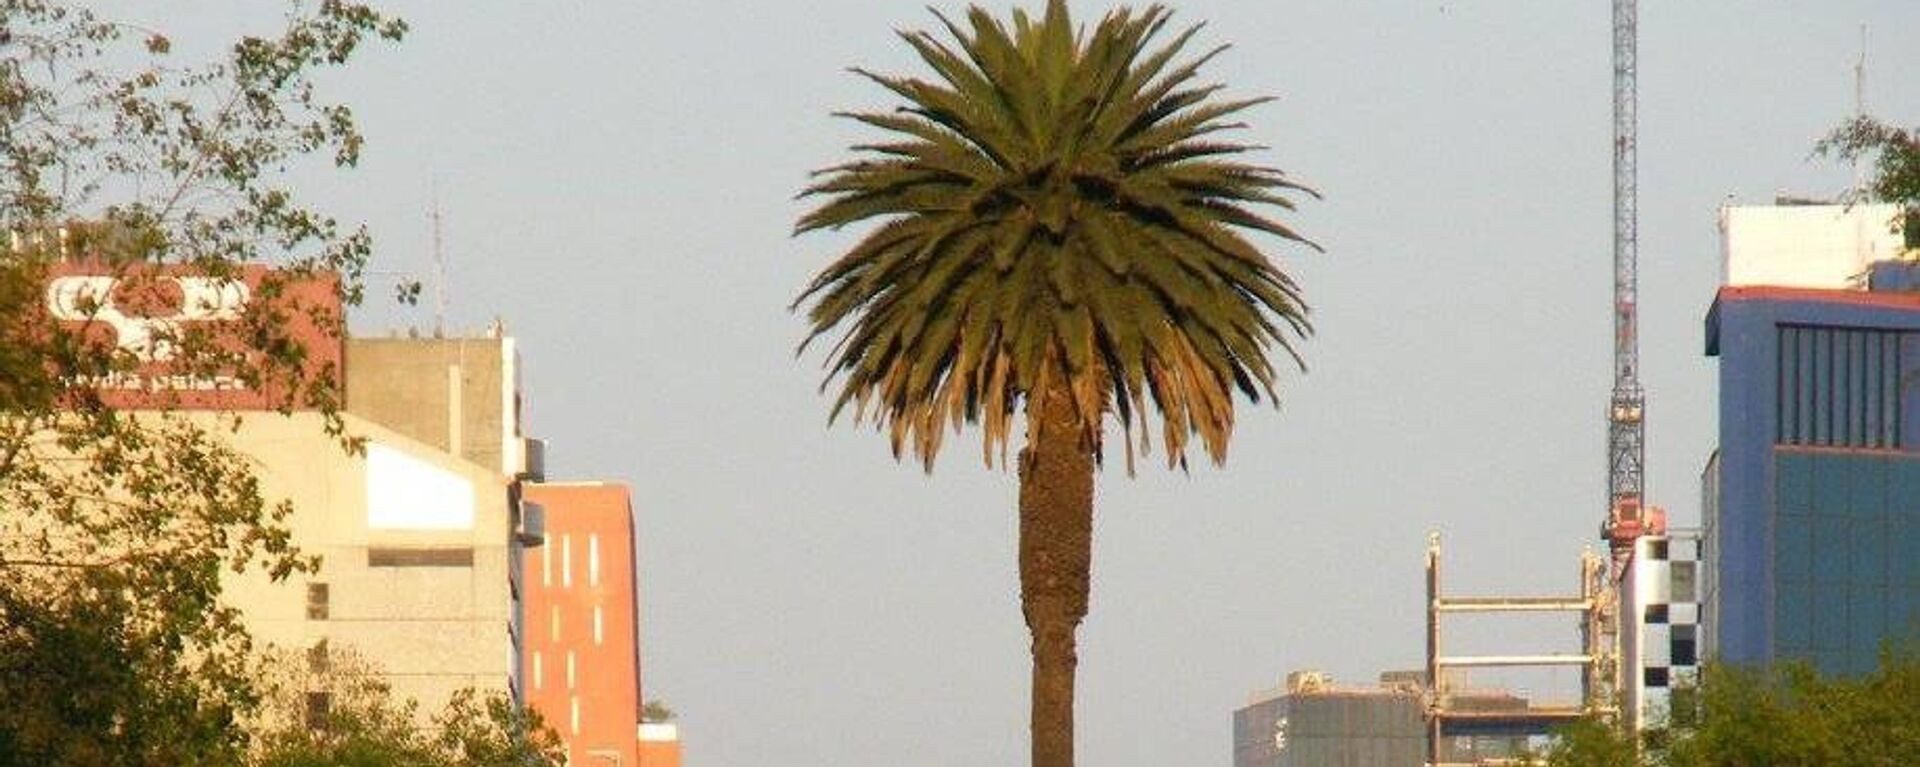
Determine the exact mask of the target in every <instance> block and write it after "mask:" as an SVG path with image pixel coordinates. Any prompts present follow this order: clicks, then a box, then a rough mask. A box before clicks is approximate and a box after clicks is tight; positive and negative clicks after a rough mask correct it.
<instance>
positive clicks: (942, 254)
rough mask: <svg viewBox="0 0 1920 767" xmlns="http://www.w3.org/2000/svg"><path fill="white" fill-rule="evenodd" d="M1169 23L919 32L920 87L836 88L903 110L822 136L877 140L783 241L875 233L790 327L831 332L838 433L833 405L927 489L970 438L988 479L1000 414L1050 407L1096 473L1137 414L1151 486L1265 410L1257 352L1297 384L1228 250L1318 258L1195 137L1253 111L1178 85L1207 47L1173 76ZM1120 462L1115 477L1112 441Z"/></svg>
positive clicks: (1285, 340) (1242, 171) (1051, 15)
mask: <svg viewBox="0 0 1920 767" xmlns="http://www.w3.org/2000/svg"><path fill="white" fill-rule="evenodd" d="M936 16H938V14H937V13H936ZM1169 17H1170V14H1169V12H1168V11H1167V10H1166V9H1164V8H1162V7H1160V6H1152V7H1149V8H1147V9H1146V10H1145V11H1144V12H1140V13H1137V14H1136V13H1134V12H1133V11H1131V10H1128V9H1120V10H1117V11H1114V12H1112V13H1109V14H1108V15H1107V16H1106V17H1104V18H1103V19H1102V20H1101V21H1100V23H1099V25H1098V26H1097V27H1095V28H1094V29H1093V30H1092V31H1091V32H1090V33H1089V32H1088V31H1087V30H1086V29H1085V28H1081V29H1075V28H1074V26H1073V23H1072V21H1071V20H1070V18H1069V16H1068V13H1067V9H1066V4H1065V2H1064V0H1052V1H1051V2H1050V3H1049V4H1048V6H1047V10H1046V12H1045V14H1044V16H1043V18H1040V19H1038V20H1035V19H1033V18H1031V17H1030V16H1028V15H1026V14H1024V13H1021V12H1019V11H1015V12H1014V14H1013V20H1012V24H1011V25H1006V24H1003V23H1002V22H1001V21H999V20H998V19H995V18H994V17H992V16H991V15H989V14H988V13H987V12H986V11H984V10H982V9H980V8H978V7H974V8H971V9H969V11H968V13H967V21H968V24H967V25H965V26H964V27H963V26H962V25H960V24H957V23H955V22H954V21H952V20H949V19H948V18H947V17H945V16H939V19H940V22H941V23H942V25H943V26H944V27H945V28H946V30H947V31H948V32H949V33H950V34H951V36H952V42H951V44H949V43H947V42H942V41H941V40H940V39H937V38H936V37H934V36H933V35H930V34H927V33H925V32H902V33H900V34H901V37H902V38H903V39H905V40H906V42H907V44H908V45H911V46H912V47H913V48H914V50H915V51H916V52H917V53H918V54H919V55H920V57H921V58H922V59H923V60H924V61H925V62H926V63H927V64H928V65H929V66H930V67H931V68H932V69H933V71H934V73H935V74H936V75H937V78H936V79H933V80H924V79H919V78H907V77H891V76H885V75H880V74H874V73H871V72H867V71H864V70H858V69H856V70H854V71H855V72H857V73H859V74H861V75H862V76H865V77H867V78H868V79H871V80H873V81H874V82H876V83H879V84H880V85H882V86H884V87H886V88H887V89H888V90H890V91H892V92H893V93H895V94H897V95H898V96H899V97H900V98H902V99H904V100H905V102H906V103H905V105H903V106H900V107H899V108H897V109H895V110H893V111H890V112H860V113H844V114H842V115H841V116H844V117H849V118H851V119H854V120H858V121H860V122H862V123H866V124H868V125H871V126H874V127H877V128H880V129H882V130H884V131H887V132H888V134H889V140H886V141H882V142H876V143H870V144H862V145H859V146H856V147H854V148H853V149H854V150H855V151H856V152H858V153H859V155H858V159H856V160H854V161H852V162H849V163H846V164H843V165H838V166H834V167H830V168H826V169H823V170H821V171H818V172H817V173H816V174H815V178H816V181H815V183H814V184H813V185H811V186H809V187H808V188H807V189H806V191H805V192H803V195H802V196H816V197H820V198H822V200H823V201H822V202H821V203H820V204H819V206H818V207H817V208H815V209H813V210H812V211H811V212H809V213H807V214H806V215H805V216H804V217H803V218H801V219H800V221H799V223H798V224H797V225H796V228H795V230H796V234H797V233H800V232H807V231H813V230H817V229H835V228H839V227H842V226H845V225H848V224H852V223H856V222H862V221H867V220H869V219H872V220H875V221H877V222H879V226H878V227H877V228H876V229H875V230H874V231H873V232H871V233H870V234H868V235H867V236H866V237H865V238H864V239H862V240H860V241H859V242H858V244H857V245H855V246H854V247H853V248H852V250H850V251H848V252H847V253H846V254H845V255H844V256H842V257H841V258H840V259H838V260H837V261H835V262H834V263H833V264H831V265H830V266H828V267H827V268H826V269H825V270H824V271H823V272H821V273H820V274H819V275H818V276H817V277H816V278H815V279H814V280H813V281H812V282H811V283H810V284H809V285H808V286H807V287H806V288H805V289H804V290H803V291H802V293H801V295H800V297H799V299H798V300H796V301H795V304H794V305H795V306H796V307H799V306H801V305H803V304H809V303H810V305H809V306H808V307H807V313H808V319H809V322H810V325H811V332H810V333H809V334H808V337H807V340H808V342H811V341H812V340H814V339H816V338H818V337H820V336H821V335H824V334H827V333H829V332H831V331H833V330H834V329H835V328H840V327H843V326H844V327H845V330H844V331H843V333H844V335H843V337H842V338H841V339H840V341H839V344H838V345H837V346H836V347H835V348H834V350H833V351H832V352H831V354H830V359H829V362H828V367H829V371H830V372H829V375H828V383H831V382H832V381H833V380H834V379H836V378H838V379H841V386H840V391H839V396H838V399H837V401H836V402H835V405H834V408H833V413H834V415H835V416H836V417H837V416H838V415H839V414H840V413H841V412H843V411H844V410H845V409H846V408H847V407H848V406H849V405H851V406H852V407H853V413H854V418H855V420H856V421H857V422H864V421H868V420H871V421H872V422H873V423H874V424H875V425H876V426H877V427H879V428H883V429H886V430H888V432H889V434H890V437H891V440H892V445H893V451H894V455H895V456H896V457H899V456H901V455H902V454H903V452H904V451H905V449H906V448H907V446H908V445H911V447H912V449H913V451H914V453H915V454H916V455H917V456H918V457H919V458H920V459H921V460H922V461H924V462H925V463H926V465H927V467H928V468H929V469H931V467H932V463H933V460H934V457H935V455H936V454H937V453H938V451H939V449H940V445H941V439H942V436H943V435H944V433H945V431H946V427H947V426H949V425H951V426H952V427H954V428H955V429H958V427H959V426H960V424H961V423H962V422H969V423H970V422H979V423H981V424H983V431H984V432H985V435H984V444H983V449H984V453H985V458H986V461H987V463H988V464H989V465H991V464H992V463H993V461H994V456H995V455H996V454H998V455H1000V457H1001V459H1002V460H1003V461H1004V459H1005V454H1006V445H1007V442H1008V439H1009V436H1010V435H1009V430H1010V423H1011V421H1012V417H1013V415H1014V411H1015V408H1016V406H1017V405H1018V404H1019V403H1020V402H1021V401H1022V400H1027V401H1029V402H1031V401H1032V400H1034V399H1035V398H1036V397H1037V396H1038V395H1039V394H1040V393H1041V392H1042V391H1043V390H1045V389H1047V388H1048V387H1055V389H1056V390H1058V391H1062V392H1064V393H1066V394H1070V396H1071V399H1072V403H1073V405H1074V408H1075V409H1076V410H1077V411H1078V412H1079V414H1080V418H1079V421H1080V424H1079V425H1080V427H1081V428H1080V434H1079V435H1078V438H1079V439H1081V440H1083V441H1084V442H1085V443H1086V444H1085V446H1086V447H1087V448H1088V449H1089V450H1092V451H1094V453H1095V454H1096V455H1098V453H1099V450H1100V435H1101V431H1102V430H1101V428H1100V427H1101V419H1102V418H1103V416H1104V414H1105V413H1107V412H1113V413H1115V414H1116V415H1117V417H1118V420H1119V421H1120V424H1121V426H1122V428H1123V429H1124V430H1126V432H1127V433H1128V434H1129V435H1131V432H1132V426H1133V422H1134V420H1135V418H1136V416H1138V417H1139V418H1142V419H1144V418H1146V410H1145V405H1146V401H1147V400H1148V399H1151V400H1152V402H1153V405H1154V407H1155V410H1156V411H1157V412H1158V413H1159V415H1160V420H1161V422H1162V424H1161V425H1162V427H1163V428H1162V432H1163V434H1164V442H1165V446H1166V450H1167V458H1168V462H1169V465H1181V466H1184V465H1185V460H1186V459H1185V448H1186V445H1187V443H1188V441H1189V439H1190V437H1192V436H1194V435H1198V437H1199V438H1200V441H1201V442H1202V443H1203V444H1204V446H1205V448H1206V451H1207V453H1208V455H1209V456H1210V457H1211V458H1212V459H1213V461H1214V462H1215V463H1219V462H1221V461H1224V460H1225V457H1226V449H1227V442H1228V437H1229V436H1230V434H1231V432H1232V429H1233V414H1234V410H1233V399H1232V391H1233V390H1234V389H1238V390H1239V391H1240V392H1242V393H1243V394H1245V395H1246V396H1247V397H1248V398H1249V399H1251V400H1253V401H1255V402H1258V401H1259V399H1260V397H1261V394H1262V393H1263V392H1264V393H1265V394H1266V396H1267V397H1268V398H1270V399H1271V398H1274V397H1275V396H1277V395H1276V393H1275V378H1276V372H1275V370H1274V366H1273V364H1272V363H1271V362H1270V361H1269V359H1268V351H1269V350H1270V349H1271V348H1272V347H1274V346H1278V347H1279V348H1280V349H1282V350H1284V351H1285V353H1286V355H1287V356H1288V357H1289V358H1291V359H1292V360H1293V362H1294V363H1295V364H1296V365H1300V364H1302V363H1301V361H1300V356H1299V354H1298V352H1297V350H1296V349H1295V347H1294V341H1295V340H1296V339H1298V338H1301V337H1304V336H1305V335H1306V334H1307V333H1309V332H1310V326H1309V324H1308V322H1307V316H1306V315H1307V309H1306V306H1305V304H1304V303H1302V300H1301V296H1300V291H1299V289H1298V286H1297V285H1296V284H1295V283H1294V281H1293V280H1292V279H1291V278H1289V277H1288V276H1287V275H1286V274H1284V273H1282V272H1281V271H1279V270H1278V269H1277V268H1276V267H1275V266H1274V264H1273V263H1272V262H1271V261H1269V260H1268V258H1267V257H1266V256H1265V255H1264V254H1263V253H1262V252H1261V251H1260V250H1259V249H1258V248H1256V247H1255V246H1254V245H1253V244H1252V243H1250V242H1249V241H1248V240H1247V239H1246V238H1245V237H1244V236H1243V233H1246V232H1247V231H1248V230H1257V231H1262V232H1267V233H1269V234H1272V235H1276V236H1278V237H1280V238H1283V239H1286V240H1291V241H1295V242H1299V243H1303V244H1306V245H1308V246H1310V247H1316V249H1317V246H1313V244H1312V243H1311V242H1308V241H1306V240H1305V239H1303V238H1302V237H1301V236H1299V235H1298V234H1296V233H1295V232H1294V231H1293V230H1292V229H1291V228H1289V227H1288V226H1287V225H1285V224H1283V223H1281V222H1280V221H1278V220H1275V219H1274V218H1271V217H1269V216H1268V215H1265V211H1266V210H1269V209H1270V207H1269V206H1277V207H1279V208H1282V209H1287V210H1291V209H1292V208H1293V204H1292V202H1291V201H1290V199H1289V198H1288V197H1287V195H1288V194H1289V193H1296V192H1297V193H1305V194H1313V192H1312V190H1310V189H1307V188H1306V187H1304V186H1301V185H1299V184H1297V183H1295V182H1293V181H1291V180H1289V179H1288V177H1287V176H1286V175H1285V174H1284V173H1282V172H1280V171H1278V170H1275V169H1273V168H1268V167H1263V166H1260V165H1254V164H1247V163H1244V162H1239V161H1237V160H1236V159H1235V158H1236V157H1237V156H1239V155H1241V154H1242V153H1245V152H1248V151H1251V150H1255V149H1259V148H1260V147H1256V146H1253V145H1249V144H1244V143H1236V142H1231V141H1224V140H1221V139H1219V138H1217V137H1216V134H1218V133H1220V132H1221V131H1226V130H1230V129H1234V128H1240V127H1244V126H1243V125H1241V124H1240V123H1237V122H1232V121H1230V118H1232V117H1233V116H1234V115H1235V114H1236V113H1239V112H1240V111H1242V110H1244V109H1246V108H1248V107H1250V106H1253V105H1255V104H1259V103H1261V102H1264V101H1266V100H1267V99H1261V98H1255V99H1244V100H1222V99H1218V98H1216V95H1217V94H1218V92H1219V90H1220V88H1221V86H1219V85H1211V84H1202V83H1197V82H1196V80H1195V78H1196V75H1197V73H1198V70H1199V68H1200V67H1201V66H1202V65H1203V64H1204V63H1206V62H1207V61H1208V60H1209V59H1211V58H1212V57H1213V56H1215V55H1217V54H1218V53H1219V52H1220V51H1221V50H1224V48H1225V46H1221V47H1220V48H1215V49H1213V50H1211V51H1208V52H1207V53H1205V54H1203V55H1199V56H1196V57H1192V58H1190V59H1187V60H1184V61H1176V59H1177V58H1179V54H1180V53H1181V51H1182V49H1183V48H1184V47H1185V46H1186V45H1187V43H1188V42H1189V41H1190V40H1191V39H1192V38H1193V36H1194V34H1195V33H1196V32H1197V31H1198V30H1199V27H1198V26H1195V27H1192V28H1188V29H1186V30H1185V31H1184V32H1181V33H1180V34H1178V35H1177V36H1175V37H1173V38H1172V39H1171V40H1170V41H1168V42H1166V43H1165V44H1164V45H1157V44H1156V37H1157V36H1158V35H1159V34H1160V33H1161V32H1162V30H1163V28H1164V27H1166V25H1167V23H1168V20H1169ZM1156 45H1157V47H1156ZM802 346H803V348H804V346H805V344H804V343H803V344H802ZM826 385H827V384H823V387H824V386H826ZM1029 409H1031V405H1029ZM1039 420H1040V419H1036V418H1033V417H1032V414H1031V413H1029V418H1028V419H1027V422H1028V428H1029V429H1033V428H1035V424H1036V422H1037V421H1039ZM1032 436H1033V435H1031V434H1030V435H1029V438H1031V437H1032ZM1148 442H1149V441H1148V439H1147V436H1146V430H1145V429H1143V430H1142V432H1141V436H1140V439H1139V444H1140V448H1141V449H1142V450H1143V451H1144V450H1146V449H1147V448H1148ZM1126 453H1127V459H1128V465H1129V468H1131V465H1132V458H1133V441H1132V439H1131V437H1130V436H1129V438H1128V439H1127V451H1126Z"/></svg>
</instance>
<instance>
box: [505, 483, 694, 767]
mask: <svg viewBox="0 0 1920 767" xmlns="http://www.w3.org/2000/svg"><path fill="white" fill-rule="evenodd" d="M526 499H527V500H528V501H530V502H532V503H536V504H539V505H540V507H541V508H542V509H544V512H545V517H546V520H545V522H546V545H544V546H541V547H539V548H537V549H532V550H530V551H529V553H528V555H527V557H526V558H525V559H523V560H522V567H523V568H524V570H523V572H522V578H521V582H522V583H524V584H525V589H526V595H525V604H526V612H525V614H524V619H525V623H524V626H525V632H526V652H525V654H524V656H523V658H524V663H525V667H524V668H522V669H521V671H522V673H521V676H520V679H521V683H522V685H523V686H524V690H525V695H526V700H527V703H528V705H531V706H532V707H533V708H534V709H535V710H537V711H539V712H540V714H541V716H543V717H545V719H546V720H547V723H548V724H549V725H551V726H552V727H553V729H554V731H555V732H557V733H559V734H560V739H561V740H562V741H564V742H565V743H566V745H567V758H568V763H569V764H571V765H574V767H589V766H593V765H611V766H612V767H635V766H636V765H640V764H642V761H641V751H642V749H641V744H640V736H641V727H640V707H641V703H642V701H644V700H645V698H643V697H642V696H641V691H640V636H639V635H640V631H639V626H640V621H639V615H638V613H637V610H638V603H637V599H636V597H637V595H638V593H639V575H638V568H637V567H636V558H635V556H634V536H633V532H634V529H633V508H632V504H631V502H630V500H629V498H628V494H627V488H626V487H625V486H624V485H620V484H611V483H601V482H583V483H552V484H537V485H531V486H529V487H528V488H527V492H526ZM673 745H674V746H675V748H673V749H671V751H672V758H671V759H665V758H659V757H653V758H649V759H648V761H647V762H646V764H647V767H676V765H677V763H678V748H677V746H678V743H675V744H673ZM648 750H654V749H648Z"/></svg>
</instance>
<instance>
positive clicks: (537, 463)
mask: <svg viewBox="0 0 1920 767" xmlns="http://www.w3.org/2000/svg"><path fill="white" fill-rule="evenodd" d="M524 442H525V445H526V447H525V448H524V449H525V452H526V464H525V466H524V468H522V469H521V471H520V478H521V479H524V480H526V481H528V482H545V481H547V441H546V440H544V439H534V438H532V437H528V438H527V439H526V440H524Z"/></svg>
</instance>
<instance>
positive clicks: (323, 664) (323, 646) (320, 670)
mask: <svg viewBox="0 0 1920 767" xmlns="http://www.w3.org/2000/svg"><path fill="white" fill-rule="evenodd" d="M332 667H333V660H332V657H331V656H330V655H329V654H328V651H327V640H325V639H322V640H320V641H318V642H314V643H313V646H312V647H309V648H307V670H308V671H310V672H313V673H315V674H324V673H326V672H327V670H328V669H330V668H332Z"/></svg>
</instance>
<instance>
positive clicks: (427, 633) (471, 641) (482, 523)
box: [225, 413, 514, 709]
mask: <svg viewBox="0 0 1920 767" xmlns="http://www.w3.org/2000/svg"><path fill="white" fill-rule="evenodd" d="M322 426H323V424H322V420H321V417H320V416H319V415H318V414H314V413H297V414H294V415H292V416H281V415H279V414H275V413H261V414H259V415H250V416H247V417H246V418H245V419H244V423H243V425H242V427H241V428H240V430H239V431H238V432H236V433H234V434H233V435H231V439H232V440H233V442H234V444H235V445H236V447H238V448H239V449H241V450H242V451H244V452H246V453H248V454H249V455H251V456H253V457H254V458H255V459H257V461H258V470H259V473H260V478H261V482H262V491H263V493H264V494H265V495H266V496H267V497H268V498H270V499H283V498H284V499H287V500H290V501H292V503H293V509H294V511H293V516H292V518H291V519H289V520H288V526H289V527H290V528H291V529H292V530H293V541H294V543H295V545H297V546H299V547H300V548H301V550H302V551H304V552H307V553H312V554H318V555H320V556H322V557H323V562H322V566H321V569H320V571H319V572H318V573H315V574H312V575H305V576H295V577H293V578H290V579H288V580H286V581H283V582H279V583H274V582H271V581H270V580H269V579H268V578H267V577H266V576H265V575H264V574H262V573H258V572H249V573H246V574H239V575H228V576H227V582H226V584H225V585H226V588H227V599H228V603H229V604H231V605H233V606H234V607H236V608H238V609H239V610H240V611H241V612H242V614H243V615H244V620H245V622H246V624H247V628H248V630H249V631H251V632H252V634H253V636H254V638H255V642H256V644H259V645H273V646H276V647H279V648H283V649H287V650H295V651H297V650H305V649H307V648H310V647H312V646H313V645H314V644H315V643H317V642H319V641H321V640H326V642H327V643H328V646H329V647H330V648H332V649H336V650H340V649H350V650H351V651H353V652H355V653H357V654H359V655H360V656H362V657H363V658H365V659H366V660H369V661H371V662H372V663H374V664H376V665H377V666H379V667H380V668H381V669H382V670H383V671H384V672H385V674H386V675H387V678H388V680H389V681H390V682H391V683H392V686H393V688H394V690H395V691H396V692H398V693H401V694H403V695H407V696H411V697H413V698H416V699H418V700H419V701H420V702H421V703H422V705H423V706H425V707H427V708H429V709H432V708H438V707H439V706H440V705H441V704H442V703H443V702H444V701H445V699H446V698H447V697H448V696H449V695H451V694H452V693H453V691H455V690H457V689H459V688H462V687H475V688H480V689H483V690H504V689H506V687H507V683H508V679H509V676H510V674H511V673H512V669H513V665H514V661H513V658H512V655H513V652H512V650H513V648H512V643H511V641H510V639H509V636H508V623H509V620H510V616H511V609H512V602H511V595H510V592H509V589H508V550H507V541H508V534H509V524H510V520H509V517H510V515H509V505H508V504H509V498H508V485H507V480H506V478H505V477H503V476H502V475H500V474H499V473H497V472H495V471H491V470H489V469H487V468H484V467H481V466H477V465H474V464H473V463H470V462H467V461H464V460H459V459H455V458H453V457H452V456H448V455H446V454H444V453H442V452H440V451H439V450H438V449H436V448H435V447H434V446H430V445H426V444H423V443H421V442H419V441H417V440H414V439H411V438H409V437H407V436H405V435H403V434H400V433H398V432H395V431H393V430H390V429H387V428H385V427H382V426H380V425H378V424H375V423H371V422H368V421H366V420H364V419H361V418H358V417H355V416H351V415H349V416H347V426H348V430H349V431H350V432H351V433H353V434H357V435H360V436H364V437H366V438H367V439H368V447H369V451H368V454H363V455H350V454H348V453H347V452H346V451H345V450H344V449H342V448H341V447H340V445H339V444H338V443H337V442H336V441H335V440H333V439H332V438H329V437H327V436H326V435H325V433H324V431H323V430H322ZM382 453H385V454H388V455H389V456H400V457H402V458H404V459H405V461H407V462H408V463H409V464H410V467H409V470H410V471H412V472H413V474H411V475H410V478H411V479H412V480H414V481H413V482H400V483H396V482H394V481H392V480H393V478H392V477H391V476H389V477H388V478H387V480H385V481H382V480H381V478H380V476H379V474H380V473H379V472H377V471H373V470H371V467H370V463H372V462H374V461H375V460H377V459H375V458H372V457H370V456H377V455H380V454H382ZM423 484H424V485H427V486H429V488H430V489H429V490H428V491H427V492H425V493H424V494H423V493H422V492H421V491H420V490H419V489H418V486H419V485H423ZM461 491H464V492H461ZM396 493H400V494H401V495H400V497H397V498H396V497H395V494H396ZM395 502H402V503H414V504H420V503H425V504H426V505H428V506H438V507H441V508H442V509H444V508H446V507H448V506H450V505H452V504H464V505H465V506H466V507H467V508H465V509H464V510H463V511H464V512H465V513H464V514H455V515H451V516H448V515H445V514H443V515H442V516H441V517H439V518H437V519H424V520H423V519H415V520H407V519H401V520H399V524H396V523H395V521H394V520H393V519H391V518H389V519H388V520H386V521H384V522H383V521H381V520H380V519H379V518H378V517H376V516H374V515H373V514H372V512H373V511H374V510H376V509H378V508H380V507H382V506H383V505H388V506H390V505H393V504H394V503H395ZM383 562H384V563H385V564H383ZM469 562H470V563H469ZM313 584H324V585H325V588H326V592H327V594H326V615H325V616H324V617H309V613H308V605H309V593H310V592H309V587H310V585H313Z"/></svg>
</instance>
